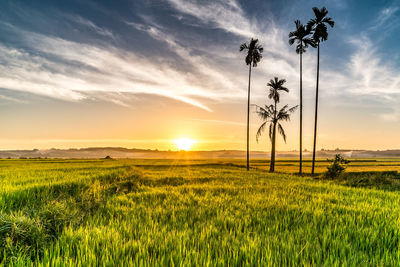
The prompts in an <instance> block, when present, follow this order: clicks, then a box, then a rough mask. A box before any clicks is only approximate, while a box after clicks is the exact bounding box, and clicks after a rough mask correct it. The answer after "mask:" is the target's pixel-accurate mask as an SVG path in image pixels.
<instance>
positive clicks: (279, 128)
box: [278, 123, 286, 143]
mask: <svg viewBox="0 0 400 267" xmlns="http://www.w3.org/2000/svg"><path fill="white" fill-rule="evenodd" d="M278 132H279V133H280V135H282V137H283V141H285V143H286V133H285V130H284V129H283V127H282V125H281V124H280V123H278Z"/></svg>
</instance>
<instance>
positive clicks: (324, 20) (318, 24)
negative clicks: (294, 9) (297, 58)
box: [307, 7, 335, 174]
mask: <svg viewBox="0 0 400 267" xmlns="http://www.w3.org/2000/svg"><path fill="white" fill-rule="evenodd" d="M313 11H314V15H315V18H313V19H311V20H310V21H309V22H308V24H307V26H308V27H309V28H310V29H311V30H312V32H313V34H312V38H313V40H314V42H315V43H316V46H317V49H318V53H317V84H316V89H315V118H314V143H313V158H312V169H311V173H312V174H314V168H315V152H316V151H315V150H316V144H317V118H318V86H319V45H320V43H321V42H324V41H326V40H328V27H327V26H326V25H329V26H330V27H333V26H334V25H335V22H334V21H333V20H332V19H331V18H329V17H326V15H327V14H328V10H327V9H326V8H325V7H323V8H321V9H318V8H317V7H314V8H313Z"/></svg>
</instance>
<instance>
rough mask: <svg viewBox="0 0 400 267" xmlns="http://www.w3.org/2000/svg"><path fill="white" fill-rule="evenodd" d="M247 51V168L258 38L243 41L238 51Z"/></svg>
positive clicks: (258, 54)
mask: <svg viewBox="0 0 400 267" xmlns="http://www.w3.org/2000/svg"><path fill="white" fill-rule="evenodd" d="M243 50H245V51H247V55H246V58H245V62H246V65H248V66H249V86H248V90H247V91H248V92H247V170H249V121H250V81H251V67H252V66H253V67H257V64H258V63H259V62H260V61H261V58H262V52H263V51H264V49H263V47H262V46H261V45H259V44H258V39H253V38H252V39H251V40H250V43H249V44H246V43H243V44H242V45H241V46H240V51H243Z"/></svg>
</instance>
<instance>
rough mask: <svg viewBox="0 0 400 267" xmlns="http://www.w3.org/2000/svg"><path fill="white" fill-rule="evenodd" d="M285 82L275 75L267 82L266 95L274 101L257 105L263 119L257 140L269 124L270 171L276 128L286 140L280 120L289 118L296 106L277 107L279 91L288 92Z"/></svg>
mask: <svg viewBox="0 0 400 267" xmlns="http://www.w3.org/2000/svg"><path fill="white" fill-rule="evenodd" d="M285 82H286V81H285V80H284V79H282V80H279V79H278V78H277V77H275V78H274V79H273V80H270V82H269V83H268V84H267V85H268V86H269V87H270V90H269V94H268V97H269V98H270V99H272V100H273V101H274V104H271V105H266V106H265V107H264V108H263V107H260V106H257V114H258V116H259V117H260V118H261V119H262V120H263V123H262V124H261V126H260V128H259V129H258V131H257V135H256V140H257V142H258V139H259V137H260V136H261V134H262V132H263V131H264V130H265V127H267V124H269V138H270V140H271V163H270V167H269V171H270V172H274V171H275V147H276V130H277V129H276V128H278V132H279V133H280V134H281V135H282V137H283V140H284V141H285V142H286V134H285V130H284V129H283V127H282V125H281V123H280V122H281V121H288V120H290V113H293V112H294V111H295V110H296V108H297V106H295V107H292V108H288V105H285V106H284V107H283V108H281V109H280V110H279V111H278V109H277V104H278V103H279V101H280V93H279V91H285V92H289V89H287V88H286V87H284V86H283V84H284V83H285Z"/></svg>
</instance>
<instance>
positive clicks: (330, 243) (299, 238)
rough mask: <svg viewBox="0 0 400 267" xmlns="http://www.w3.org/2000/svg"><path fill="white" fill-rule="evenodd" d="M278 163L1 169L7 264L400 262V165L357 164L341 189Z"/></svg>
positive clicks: (1, 228)
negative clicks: (272, 166)
mask: <svg viewBox="0 0 400 267" xmlns="http://www.w3.org/2000/svg"><path fill="white" fill-rule="evenodd" d="M267 165H268V162H266V161H254V162H252V166H253V167H254V168H252V169H251V170H250V172H247V171H246V170H245V168H243V166H244V161H242V160H207V161H205V160H196V161H195V160H52V159H47V160H43V159H42V160H0V242H1V243H0V252H1V254H0V262H1V264H3V265H14V266H76V265H84V266H122V265H124V266H126V265H143V266H154V265H155V266H176V265H179V266H181V265H184V266H187V265H189V266H190V265H193V266H194V265H198V266H208V265H211V266H215V265H217V266H226V265H232V266H237V265H250V266H259V265H267V266H268V265H271V266H276V265H287V266H298V265H311V266H313V265H316V266H321V265H325V266H332V265H346V266H371V265H374V266H376V265H378V266H394V265H399V262H400V250H399V249H400V240H399V227H400V191H399V190H400V185H399V182H398V181H400V179H398V175H397V174H396V173H382V171H399V170H400V160H396V159H378V160H377V161H370V160H358V161H354V162H352V163H350V166H349V168H348V171H349V174H348V175H347V176H345V177H344V178H342V179H340V180H336V181H328V180H323V179H314V178H311V177H298V176H296V175H294V174H291V173H294V172H296V171H297V166H296V163H295V162H294V161H291V160H282V161H279V162H278V165H277V168H276V169H277V171H278V172H280V173H277V174H269V173H267V172H266V171H265V169H267V167H268V166H267ZM306 165H307V166H309V165H310V164H309V162H307V163H306ZM325 167H326V162H325V161H321V162H318V168H317V170H318V171H319V172H322V171H324V169H325ZM308 169H309V167H307V168H306V171H308ZM362 171H368V172H369V173H357V172H362ZM373 172H375V173H373Z"/></svg>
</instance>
